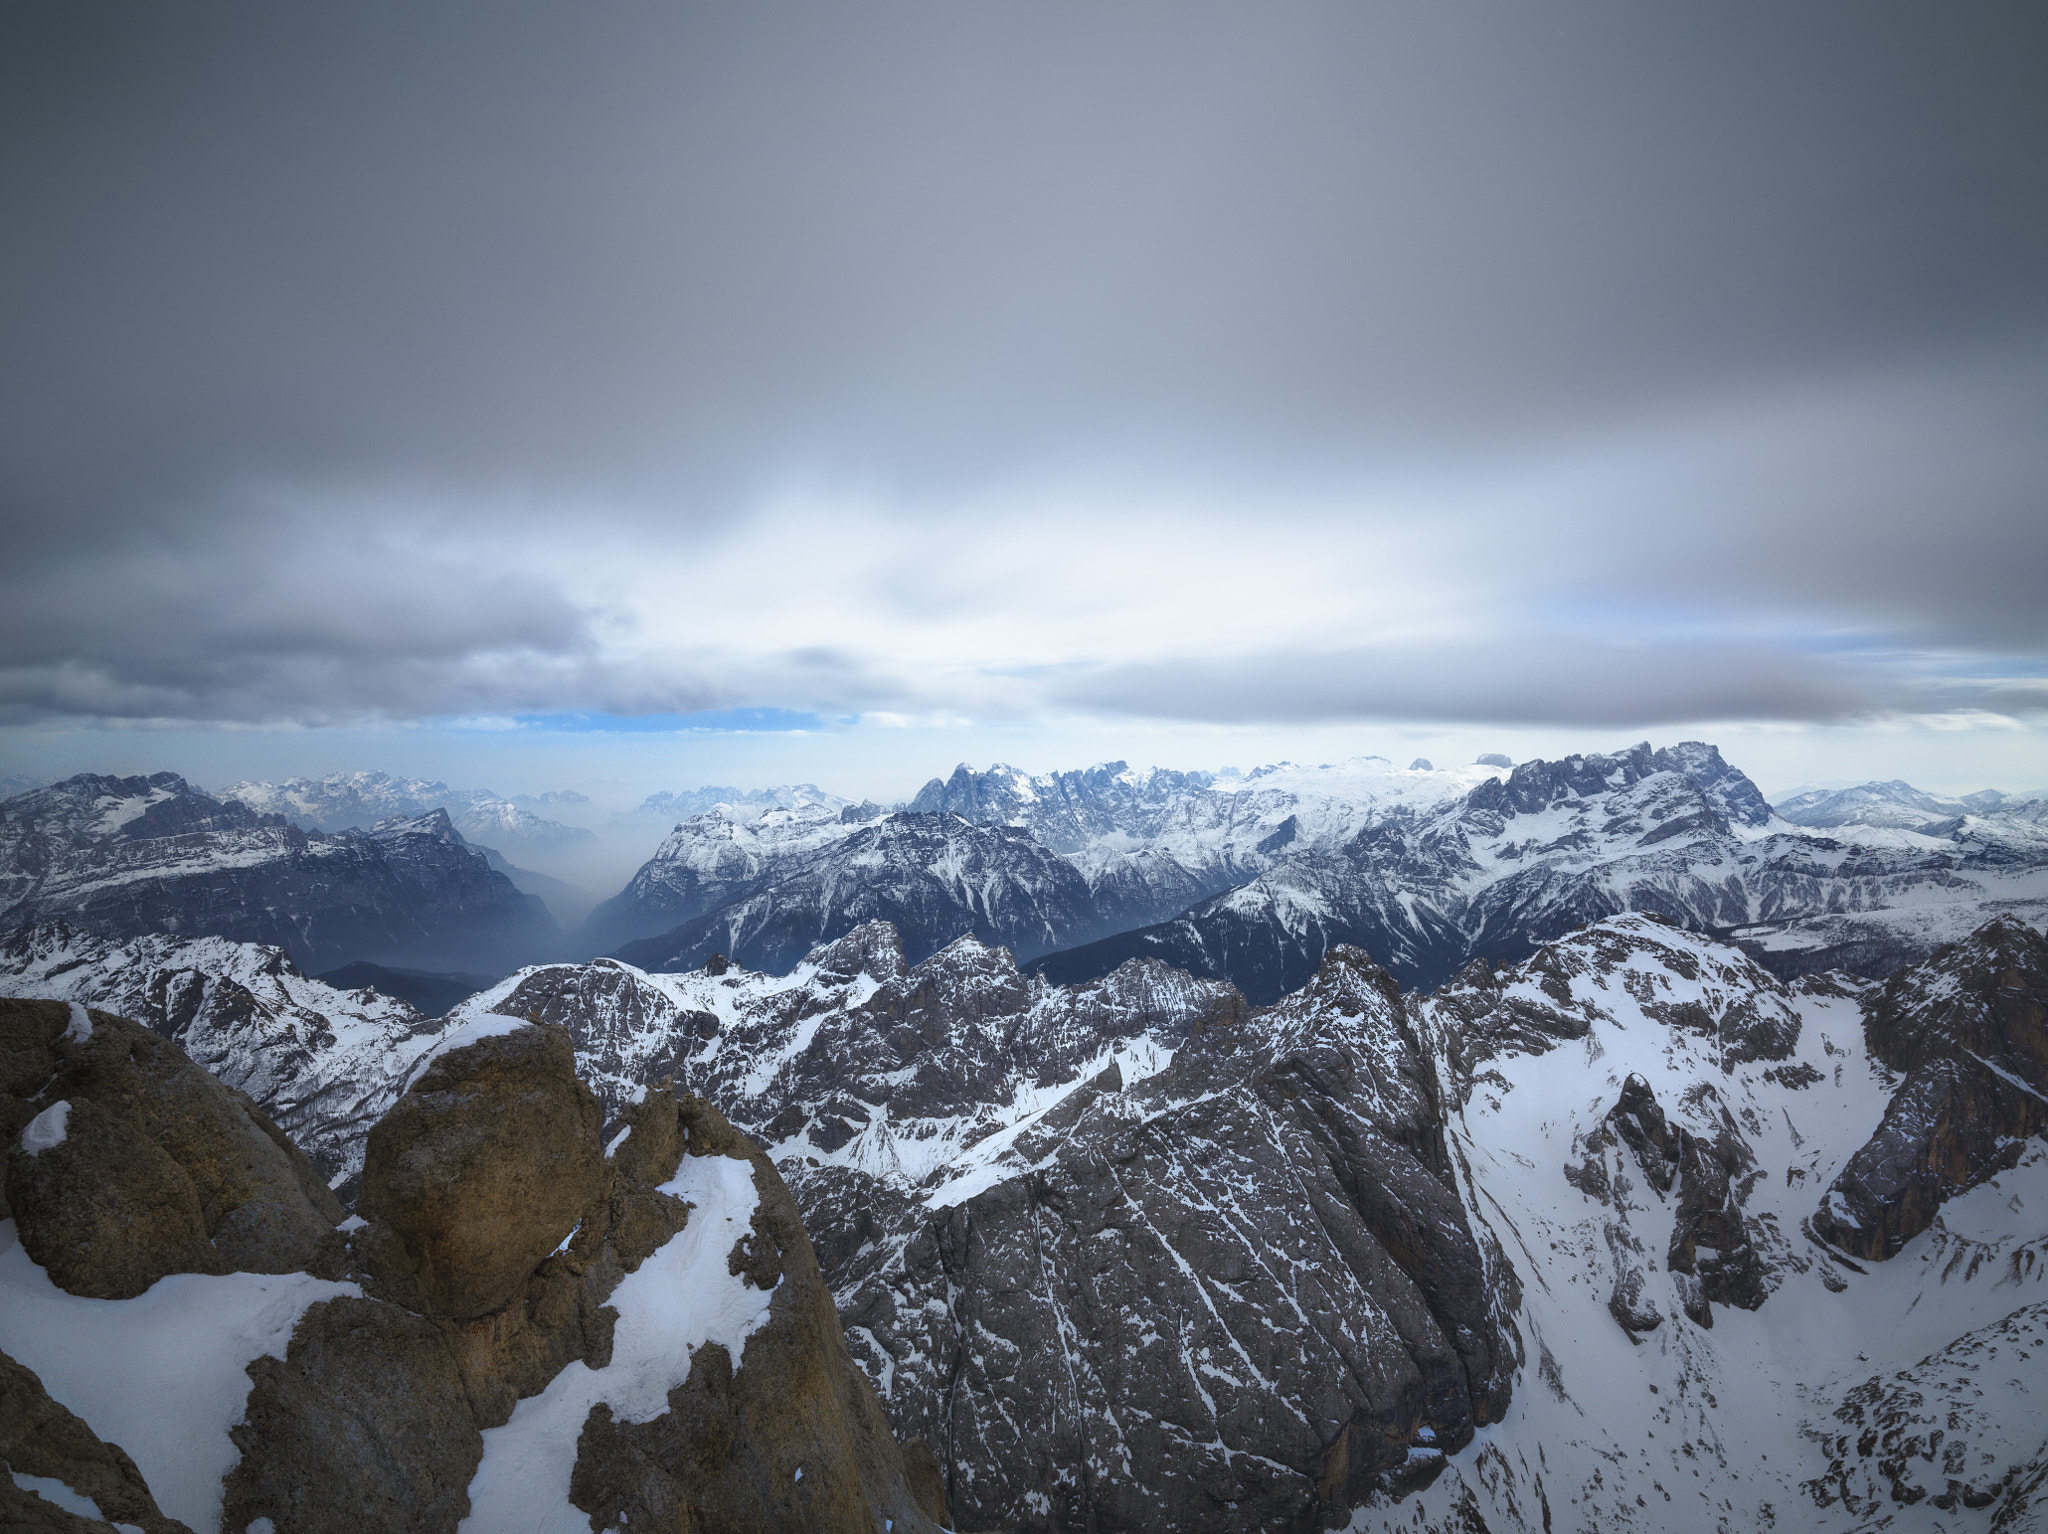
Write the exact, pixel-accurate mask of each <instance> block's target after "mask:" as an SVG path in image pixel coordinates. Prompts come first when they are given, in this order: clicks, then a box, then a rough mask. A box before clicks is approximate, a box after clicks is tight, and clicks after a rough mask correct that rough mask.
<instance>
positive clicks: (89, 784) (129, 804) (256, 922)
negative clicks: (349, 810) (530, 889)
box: [0, 773, 555, 971]
mask: <svg viewBox="0 0 2048 1534" xmlns="http://www.w3.org/2000/svg"><path fill="white" fill-rule="evenodd" d="M54 917H62V918H65V919H67V920H70V921H72V922H75V923H76V924H78V925H80V926H83V927H85V928H88V929H90V930H93V931H97V932H102V933H105V934H108V935H111V936H117V937H133V936H141V935H144V934H150V933H166V934H170V935H175V936H184V937H199V936H211V937H225V938H230V939H233V940H235V941H239V942H255V943H268V944H272V945H275V946H277V947H280V948H284V949H286V950H287V951H289V952H290V953H291V954H292V955H293V957H294V959H295V960H296V961H297V962H298V963H299V964H301V965H302V966H303V967H305V968H307V969H314V970H317V969H323V968H329V967H332V966H333V965H336V964H341V963H345V962H347V961H349V960H352V959H371V960H375V961H379V962H384V963H393V964H409V965H413V966H416V967H419V968H423V969H432V970H450V969H475V970H484V971H501V970H503V969H504V968H506V967H508V966H509V965H510V964H512V963H516V962H518V961H520V960H522V959H527V958H531V957H533V956H534V955H535V954H536V953H537V952H542V951H545V950H546V949H547V948H548V947H549V945H550V944H551V943H552V942H553V941H554V940H555V931H554V925H553V923H552V922H551V921H550V920H549V919H548V916H547V913H546V911H545V909H544V908H543V907H542V906H541V904H540V902H539V901H537V900H535V899H533V898H532V897H531V896H528V895H523V894H521V893H520V892H519V891H518V890H517V889H516V888H514V887H513V885H512V883H511V882H510V881H509V880H508V879H507V878H506V877H505V876H504V875H503V874H502V873H499V872H497V871H495V870H493V869H492V868H491V867H490V865H489V863H488V862H487V861H486V859H485V858H484V856H483V855H482V854H481V853H479V852H477V851H476V850H475V849H473V848H471V847H469V846H468V845H467V844H466V843H465V842H464V841H463V839H462V837H461V835H460V834H459V833H458V832H457V831H456V830H455V828H454V827H453V825H451V824H450V823H449V820H448V816H447V814H446V813H445V812H444V811H439V810H437V811H435V812H434V813H433V814H431V815H424V816H420V817H418V818H415V819H411V820H392V821H385V822H381V823H379V824H378V825H377V826H375V827H373V828H372V829H370V830H367V831H343V832H337V833H326V832H317V831H311V832H309V831H303V830H300V829H299V828H298V827H296V826H293V825H291V824H289V823H287V822H286V821H285V820H283V819H282V818H281V817H279V816H276V815H269V814H259V813H258V812H257V811H255V810H252V809H250V808H249V807H248V806H247V805H245V804H242V803H240V802H239V801H236V800H225V801H223V800H218V799H214V798H212V797H211V796H209V795H207V794H203V793H201V792H199V790H197V789H195V788H193V787H192V786H191V785H190V784H188V783H187V782H185V780H184V779H183V778H180V777H178V776H177V775H176V774H175V773H157V774H156V775H154V776H153V777H148V778H142V777H135V778H105V777H97V776H94V775H92V774H89V773H88V774H80V775H79V776H77V777H73V778H67V779H66V780H65V781H63V782H62V783H58V784H55V785H53V786H51V787H49V788H43V789H36V790H34V791H32V792H30V793H26V794H17V795H15V796H14V797H13V798H11V799H7V800H5V801H0V931H4V930H5V929H7V928H9V927H13V926H16V925H20V924H23V923H27V922H33V921H40V920H47V919H50V918H54Z"/></svg>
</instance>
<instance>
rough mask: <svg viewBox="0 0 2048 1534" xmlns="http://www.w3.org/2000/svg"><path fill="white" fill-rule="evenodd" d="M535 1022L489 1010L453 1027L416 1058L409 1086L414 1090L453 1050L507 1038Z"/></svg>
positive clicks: (407, 1078)
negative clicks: (415, 1084)
mask: <svg viewBox="0 0 2048 1534" xmlns="http://www.w3.org/2000/svg"><path fill="white" fill-rule="evenodd" d="M532 1026H533V1024H531V1023H529V1022H528V1021H527V1020H526V1019H525V1018H523V1017H506V1016H504V1015H502V1014H501V1013H497V1012H486V1013H485V1014H484V1015H483V1016H482V1017H479V1018H474V1019H472V1020H471V1021H469V1022H466V1023H464V1024H462V1025H461V1026H460V1027H457V1028H451V1029H449V1030H448V1031H447V1032H446V1033H444V1034H442V1035H441V1037H440V1038H438V1039H436V1040H435V1041H434V1047H433V1048H432V1049H429V1050H428V1051H427V1052H426V1053H425V1054H423V1055H421V1056H420V1057H419V1059H417V1060H415V1061H414V1062H413V1067H412V1069H411V1070H410V1071H408V1072H407V1073H406V1077H405V1090H406V1091H408V1092H409V1091H411V1090H412V1084H413V1083H414V1082H415V1081H418V1080H419V1079H420V1077H422V1076H424V1075H426V1073H427V1067H429V1066H430V1065H432V1064H433V1063H434V1062H435V1061H436V1060H438V1059H440V1058H441V1056H443V1055H445V1054H447V1053H448V1052H449V1051H450V1050H453V1049H463V1048H466V1047H467V1046H468V1045H471V1044H480V1043H482V1042H483V1041H484V1040H485V1039H498V1038H503V1037H504V1036H505V1035H506V1034H508V1033H513V1032H516V1031H517V1030H519V1029H521V1028H531V1027H532Z"/></svg>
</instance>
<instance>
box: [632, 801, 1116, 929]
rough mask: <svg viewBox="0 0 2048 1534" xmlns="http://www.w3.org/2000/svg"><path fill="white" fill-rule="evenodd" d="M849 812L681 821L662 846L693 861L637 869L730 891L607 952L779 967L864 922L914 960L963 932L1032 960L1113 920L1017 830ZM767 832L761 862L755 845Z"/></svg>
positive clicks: (676, 882)
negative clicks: (704, 908) (897, 939)
mask: <svg viewBox="0 0 2048 1534" xmlns="http://www.w3.org/2000/svg"><path fill="white" fill-rule="evenodd" d="M856 813H859V811H858V810H856V809H853V808H848V809H845V810H841V811H840V812H839V816H838V817H837V818H833V819H825V818H824V817H828V816H830V815H831V812H830V811H829V810H825V809H824V808H822V807H814V808H811V809H807V810H775V811H770V812H769V813H768V814H766V815H763V816H761V817H760V818H759V819H757V820H755V821H752V822H745V823H738V824H735V823H731V822H724V823H719V822H714V823H713V825H712V827H711V829H712V832H713V834H712V835H711V836H709V837H702V836H695V835H691V836H686V835H685V832H686V831H689V832H693V831H696V830H697V829H699V828H700V827H702V826H703V822H702V821H691V822H686V823H685V826H684V828H682V829H679V830H678V831H677V832H676V834H675V835H673V836H671V837H670V839H669V841H668V842H667V843H665V844H664V850H665V851H667V852H670V853H676V852H682V853H685V854H686V855H687V857H689V858H694V859H697V860H698V861H697V862H696V863H695V864H693V863H692V862H690V861H686V859H685V858H684V857H677V858H675V859H674V860H673V861H664V860H660V859H658V860H657V862H656V863H650V864H649V865H648V868H646V869H643V870H642V873H643V874H649V876H650V879H651V878H652V877H653V875H652V874H650V870H655V871H657V872H659V873H660V874H661V875H662V876H663V877H665V878H667V879H668V880H669V883H668V885H667V887H668V888H669V889H672V890H681V889H685V888H687V887H688V886H687V883H686V881H687V880H689V879H690V878H693V877H694V878H697V879H699V880H700V882H699V884H698V886H697V889H698V891H699V895H698V898H699V899H700V900H703V901H705V903H706V904H709V903H710V901H711V900H713V899H716V898H717V896H719V895H725V896H726V897H727V898H725V899H723V900H722V901H720V902H719V903H718V904H716V905H715V906H712V907H711V909H710V910H709V911H708V914H705V915H703V916H699V917H697V918H695V919H694V920H687V921H684V922H682V923H681V924H679V925H678V926H676V927H674V928H672V929H670V930H669V931H667V932H665V933H663V934H661V935H660V936H658V937H651V938H645V939H642V940H641V941H639V942H633V943H627V944H624V945H622V946H621V947H619V948H617V949H615V950H614V952H615V953H616V954H617V955H618V956H619V957H620V958H623V959H626V960H628V961H629V962H632V963H635V964H638V965H641V966H642V967H644V968H648V969H694V968H696V967H697V966H698V965H700V964H702V963H703V962H704V961H705V960H706V959H708V958H710V957H711V956H712V955H713V954H723V955H725V956H727V957H729V958H731V959H734V960H736V961H738V962H740V963H742V964H746V965H748V966H751V967H755V968H760V969H769V970H786V969H788V968H789V967H790V966H791V965H793V964H795V963H796V962H797V961H798V960H799V959H801V958H802V957H803V956H804V955H805V954H806V953H808V952H809V951H810V950H811V949H812V948H814V947H816V946H817V945H818V944H819V943H821V942H829V941H830V940H831V939H833V938H835V937H837V936H839V935H840V934H841V933H844V932H847V931H850V930H851V929H853V928H854V927H857V926H859V925H861V924H862V923H865V922H869V921H887V922H891V923H893V924H894V925H895V927H896V928H897V930H898V931H899V932H900V933H901V934H902V937H903V944H904V948H905V951H906V952H908V953H909V954H910V955H911V957H912V958H914V959H921V958H923V957H924V956H925V955H927V954H929V953H932V952H934V951H935V950H937V949H939V948H941V947H943V946H945V945H946V944H947V943H950V942H951V941H952V940H953V939H954V938H956V937H958V936H960V935H961V934H962V933H972V934H974V935H975V936H977V937H979V938H981V939H982V940H983V941H985V942H990V943H999V944H1001V945H1003V946H1004V947H1006V948H1009V949H1011V950H1013V951H1015V952H1019V953H1024V954H1040V953H1045V952H1047V951H1048V950H1051V949H1055V948H1061V947H1065V946H1067V945H1069V944H1072V943H1078V942H1086V941H1087V940H1088V939H1089V938H1090V937H1093V936H1095V935H1096V934H1098V933H1100V932H1102V931H1103V930H1104V929H1105V926H1106V925H1108V924H1107V923H1106V922H1105V921H1104V918H1103V917H1102V915H1101V913H1100V912H1099V911H1098V909H1097V908H1096V905H1095V903H1094V901H1093V900H1091V899H1090V896H1089V891H1088V887H1087V885H1086V883H1085V882H1083V880H1082V878H1081V876H1080V875H1079V874H1078V873H1077V872H1076V871H1075V870H1074V868H1073V866H1072V865H1071V864H1070V863H1069V862H1068V861H1067V860H1066V859H1064V858H1062V857H1060V856H1059V855H1058V854H1057V853H1055V852H1052V851H1049V850H1048V849H1047V848H1045V847H1044V846H1042V845H1041V844H1040V843H1038V842H1037V841H1036V840H1034V839H1033V838H1032V837H1031V836H1030V835H1029V834H1028V833H1026V832H1023V831H1019V830H1016V829H1014V828H1012V827H1009V826H986V825H976V824H974V823H973V822H972V821H967V820H962V819H961V818H960V817H959V816H957V815H947V814H915V813H910V812H904V813H901V814H895V815H885V816H882V817H880V818H879V819H874V820H857V821H856V820H848V819H846V818H844V817H847V816H849V815H853V814H856ZM785 817H786V819H785ZM707 818H708V817H707ZM777 822H781V824H780V825H777V824H776V823H777ZM719 831H725V833H726V834H725V837H724V839H723V842H722V844H721V840H720V839H719V837H718V834H717V833H718V832H719ZM764 833H765V835H764ZM769 837H772V838H773V840H772V841H768V847H769V848H770V849H771V850H770V855H768V856H766V857H763V856H761V855H760V854H759V852H757V851H756V850H755V849H756V848H759V847H760V846H761V845H762V843H763V841H764V840H767V838H769ZM806 843H809V846H808V847H807V848H806V847H805V844H806ZM799 848H804V849H805V850H802V851H799V850H798V849H799ZM705 865H708V866H705ZM749 874H751V875H752V878H751V880H748V877H747V876H748V875H749ZM707 876H708V877H707ZM726 881H730V882H726ZM742 881H746V882H742Z"/></svg>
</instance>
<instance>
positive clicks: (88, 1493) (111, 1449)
mask: <svg viewBox="0 0 2048 1534" xmlns="http://www.w3.org/2000/svg"><path fill="white" fill-rule="evenodd" d="M0 1462H4V1463H0V1527H5V1528H8V1529H14V1530H20V1531H24V1534H30V1531H33V1534H41V1531H44V1530H49V1531H52V1534H54V1531H58V1530H67V1529H90V1528H93V1527H95V1525H94V1524H93V1523H91V1522H90V1521H89V1520H87V1519H84V1518H82V1517H79V1516H78V1515H76V1514H70V1513H66V1512H64V1511H63V1510H61V1509H59V1508H57V1507H56V1506H54V1505H53V1504H52V1503H50V1502H49V1501H47V1500H46V1499H44V1498H43V1497H41V1496H39V1495H37V1494H36V1493H34V1492H30V1491H25V1490H23V1489H21V1488H19V1487H17V1486H16V1485H15V1483H14V1476H15V1475H24V1476H34V1477H36V1478H37V1479H39V1480H44V1481H57V1482H60V1483H61V1484H62V1485H64V1486H65V1487H67V1488H68V1489H69V1490H70V1491H71V1492H73V1493H74V1494H75V1495H77V1496H79V1497H82V1498H84V1499H86V1500H87V1501H89V1502H91V1503H92V1504H93V1505H94V1506H96V1507H97V1508H98V1509H99V1513H100V1516H101V1518H103V1519H104V1520H105V1521H106V1522H107V1523H121V1524H132V1525H134V1526H135V1527H137V1528H139V1529H141V1530H142V1531H143V1534H192V1531H191V1530H190V1529H188V1528H186V1526H185V1525H184V1524H182V1523H180V1522H178V1521H177V1520H176V1519H175V1518H166V1517H165V1516H164V1514H163V1511H162V1509H160V1508H159V1507H158V1506H157V1505H156V1499H155V1498H154V1497H152V1496H151V1495H150V1494H149V1484H148V1483H147V1482H146V1481H144V1480H143V1478H142V1472H141V1471H139V1470H137V1469H136V1468H135V1461H133V1460H132V1459H130V1458H129V1457H128V1456H127V1454H125V1453H124V1452H123V1451H122V1450H121V1449H120V1448H118V1447H116V1446H115V1445H113V1444H108V1443H102V1442H101V1441H100V1439H99V1436H98V1435H97V1434H96V1433H94V1432H93V1430H92V1429H91V1428H89V1427H87V1426H86V1425H85V1424H84V1423H83V1422H81V1421H80V1420H79V1419H78V1418H77V1417H75V1416H73V1415H72V1414H71V1413H70V1412H69V1411H67V1410H65V1409H64V1408H63V1407H62V1406H60V1405H58V1404H57V1403H56V1402H55V1401H53V1400H51V1399H50V1396H49V1393H48V1392H47V1391H45V1390H44V1389H43V1382H42V1381H41V1380H39V1379H37V1378H36V1374H35V1371H34V1370H33V1369H29V1368H26V1367H24V1366H23V1365H21V1364H19V1363H17V1362H15V1360H13V1359H12V1358H9V1357H8V1356H7V1355H6V1354H5V1353H0ZM9 1472H12V1474H10V1473H9Z"/></svg>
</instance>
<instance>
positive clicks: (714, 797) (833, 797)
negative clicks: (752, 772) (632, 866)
mask: <svg viewBox="0 0 2048 1534" xmlns="http://www.w3.org/2000/svg"><path fill="white" fill-rule="evenodd" d="M849 802H850V801H848V800H845V799H842V798H840V797H839V795H837V794H828V793H826V792H825V790H824V789H822V788H820V787H818V785H817V784H815V783H784V784H781V785H779V786H777V787H775V788H732V787H729V786H726V785H722V784H711V785H709V786H707V787H704V788H686V789H683V790H681V791H670V790H663V791H662V792H660V793H656V794H649V795H648V796H647V797H646V798H645V799H643V800H641V801H640V803H639V804H637V805H635V806H634V807H633V808H632V809H631V810H630V811H628V812H627V813H626V814H624V815H621V816H615V817H614V819H617V820H622V821H627V822H630V823H632V824H636V825H646V824H659V825H675V824H676V823H677V822H679V821H684V820H694V819H695V818H696V817H697V816H699V815H709V814H712V813H714V812H715V811H718V810H720V809H724V810H727V811H730V812H732V813H733V814H734V815H735V816H737V817H742V818H751V817H752V816H755V815H758V814H760V813H761V812H762V811H763V810H799V809H805V808H808V807H810V806H812V805H817V806H820V807H822V808H824V809H828V810H839V809H844V808H845V807H846V805H847V804H848V803H849Z"/></svg>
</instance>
